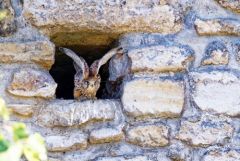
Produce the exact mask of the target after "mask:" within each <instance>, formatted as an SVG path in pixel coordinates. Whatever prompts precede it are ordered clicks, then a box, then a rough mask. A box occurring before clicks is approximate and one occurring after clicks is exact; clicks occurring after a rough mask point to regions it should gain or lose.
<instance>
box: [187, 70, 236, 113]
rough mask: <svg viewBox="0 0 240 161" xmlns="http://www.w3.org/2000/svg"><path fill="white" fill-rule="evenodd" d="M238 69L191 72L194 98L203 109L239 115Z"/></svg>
mask: <svg viewBox="0 0 240 161" xmlns="http://www.w3.org/2000/svg"><path fill="white" fill-rule="evenodd" d="M238 73H239V72H238V71H230V70H212V71H211V70H210V71H209V70H206V71H204V70H202V71H201V70H200V71H196V72H191V73H190V80H191V82H192V83H191V88H192V93H191V95H192V98H193V101H194V102H195V104H196V105H197V106H198V107H199V108H200V109H201V110H203V111H214V112H216V113H221V114H227V115H231V116H237V115H239V114H240V102H239V97H240V78H239V74H238Z"/></svg>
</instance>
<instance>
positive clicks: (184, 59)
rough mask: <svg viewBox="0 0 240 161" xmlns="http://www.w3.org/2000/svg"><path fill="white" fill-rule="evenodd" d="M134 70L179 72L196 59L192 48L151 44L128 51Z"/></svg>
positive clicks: (132, 69)
mask: <svg viewBox="0 0 240 161" xmlns="http://www.w3.org/2000/svg"><path fill="white" fill-rule="evenodd" d="M128 56H129V58H130V59H131V71H132V72H139V71H140V72H144V71H145V72H153V73H160V72H178V71H184V70H186V69H187V68H188V66H189V64H190V63H191V61H193V60H194V57H193V54H192V53H191V52H190V49H187V48H181V47H178V46H163V45H157V46H150V47H144V48H138V49H133V50H130V51H129V52H128Z"/></svg>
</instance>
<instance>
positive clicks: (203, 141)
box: [176, 115, 234, 147]
mask: <svg viewBox="0 0 240 161" xmlns="http://www.w3.org/2000/svg"><path fill="white" fill-rule="evenodd" d="M229 122H230V120H229V119H228V118H226V117H218V116H213V115H205V116H203V117H202V118H201V120H200V121H197V122H190V121H182V122H181V126H180V130H179V133H178V134H177V136H176V138H177V139H179V140H181V141H184V142H187V143H188V144H189V145H192V146H203V147H206V146H211V145H214V144H225V141H227V139H230V138H231V137H232V135H233V132H234V128H233V127H232V125H231V124H230V123H229Z"/></svg>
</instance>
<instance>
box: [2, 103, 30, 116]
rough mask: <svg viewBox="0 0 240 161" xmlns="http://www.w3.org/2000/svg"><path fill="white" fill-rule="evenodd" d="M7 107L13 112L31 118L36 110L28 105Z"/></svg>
mask: <svg viewBox="0 0 240 161" xmlns="http://www.w3.org/2000/svg"><path fill="white" fill-rule="evenodd" d="M7 107H8V108H10V109H11V110H13V112H15V113H17V114H19V115H23V116H31V115H32V114H33V109H34V105H28V104H8V105H7Z"/></svg>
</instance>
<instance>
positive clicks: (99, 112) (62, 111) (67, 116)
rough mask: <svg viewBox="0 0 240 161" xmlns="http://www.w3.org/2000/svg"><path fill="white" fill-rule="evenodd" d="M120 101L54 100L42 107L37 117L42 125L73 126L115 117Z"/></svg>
mask: <svg viewBox="0 0 240 161" xmlns="http://www.w3.org/2000/svg"><path fill="white" fill-rule="evenodd" d="M120 106H121V105H120V103H119V102H118V101H115V100H88V101H83V102H80V101H73V100H55V101H52V102H49V103H48V104H47V105H46V106H45V107H43V108H42V109H41V110H40V112H39V114H38V118H37V123H38V124H40V125H42V126H48V127H54V126H74V125H83V124H86V123H88V122H94V121H108V120H113V119H114V117H115V115H114V114H115V110H116V107H118V108H120Z"/></svg>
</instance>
